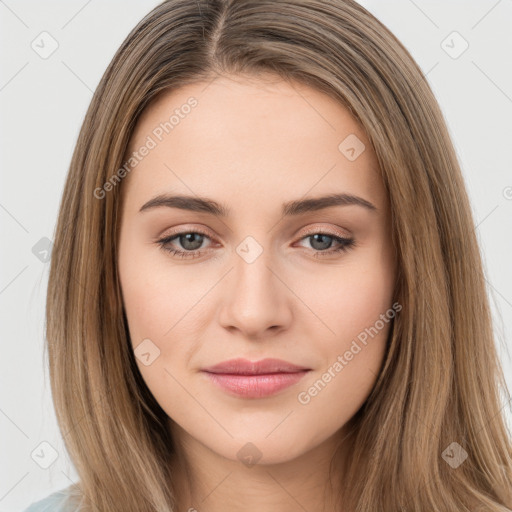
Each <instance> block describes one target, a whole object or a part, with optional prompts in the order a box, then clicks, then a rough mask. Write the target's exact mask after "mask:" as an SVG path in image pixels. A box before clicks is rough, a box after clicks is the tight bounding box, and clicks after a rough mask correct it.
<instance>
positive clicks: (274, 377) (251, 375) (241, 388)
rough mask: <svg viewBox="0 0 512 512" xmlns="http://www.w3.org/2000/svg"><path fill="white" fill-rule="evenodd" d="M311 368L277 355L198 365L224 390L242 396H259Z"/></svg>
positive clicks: (293, 380)
mask: <svg viewBox="0 0 512 512" xmlns="http://www.w3.org/2000/svg"><path fill="white" fill-rule="evenodd" d="M310 370H311V369H310V368H306V367H303V366H298V365H295V364H292V363H289V362H287V361H283V360H281V359H262V360H260V361H254V362H252V361H249V360H247V359H231V360H229V361H224V362H222V363H219V364H216V365H214V366H210V367H208V368H204V369H202V372H204V374H205V375H206V376H207V377H208V378H209V380H210V381H211V382H213V383H214V384H215V385H217V386H219V387H220V388H222V389H223V390H224V391H226V392H228V393H230V394H232V395H236V396H239V397H240V396H241V397H244V398H263V397H266V396H271V395H274V394H275V393H277V392H279V391H281V390H283V389H285V388H287V387H289V386H292V385H293V384H295V383H297V382H298V381H299V380H301V379H302V378H303V377H304V375H306V373H308V372H309V371H310Z"/></svg>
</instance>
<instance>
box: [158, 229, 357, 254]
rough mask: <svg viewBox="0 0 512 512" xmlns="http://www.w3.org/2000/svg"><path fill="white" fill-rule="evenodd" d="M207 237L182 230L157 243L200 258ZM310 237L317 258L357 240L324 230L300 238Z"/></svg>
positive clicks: (164, 248) (348, 245)
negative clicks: (333, 244)
mask: <svg viewBox="0 0 512 512" xmlns="http://www.w3.org/2000/svg"><path fill="white" fill-rule="evenodd" d="M205 239H210V237H209V236H208V235H207V234H206V233H203V232H201V231H182V232H180V233H175V234H173V235H170V236H167V237H165V238H162V239H160V240H157V243H158V244H159V245H160V246H161V248H162V249H163V250H164V251H166V252H169V253H171V254H172V255H173V256H175V257H177V258H182V259H183V258H198V257H199V256H202V254H203V253H204V252H206V251H204V250H201V246H202V245H203V242H204V240H205ZM308 239H309V240H311V242H310V244H311V248H312V249H313V251H314V252H315V254H314V255H313V256H314V257H316V258H319V257H324V256H328V255H331V254H333V253H339V252H342V251H348V250H349V249H350V248H352V247H354V246H355V240H354V239H353V238H344V237H340V236H337V235H335V234H331V233H327V232H323V231H315V232H311V233H308V234H307V235H306V236H304V237H302V238H301V239H300V240H308ZM174 241H177V242H179V244H180V245H181V247H183V249H179V248H176V247H175V246H173V245H172V243H173V242H174ZM333 242H335V243H336V244H337V246H335V247H334V248H332V247H331V246H332V243H333Z"/></svg>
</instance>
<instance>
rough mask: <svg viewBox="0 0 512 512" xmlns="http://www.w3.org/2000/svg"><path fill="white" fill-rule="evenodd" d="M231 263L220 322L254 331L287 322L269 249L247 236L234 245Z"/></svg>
mask: <svg viewBox="0 0 512 512" xmlns="http://www.w3.org/2000/svg"><path fill="white" fill-rule="evenodd" d="M262 236H263V235H261V237H262ZM261 237H259V238H260V239H261ZM268 239H269V237H266V238H265V240H267V242H268ZM233 265H234V269H233V272H232V273H231V277H230V278H228V279H230V285H229V286H228V289H227V290H226V294H225V296H224V298H223V301H222V303H223V309H222V314H221V321H222V324H223V325H224V326H225V327H228V326H235V327H237V328H238V329H240V330H241V331H244V332H245V333H246V334H251V335H255V334H257V333H258V332H259V331H261V332H262V331H264V330H265V329H267V328H269V327H275V326H282V325H283V324H284V323H286V322H287V321H288V319H289V314H290V312H289V308H288V307H287V300H286V293H284V290H283V284H282V283H281V282H280V280H279V279H277V278H276V276H275V275H274V272H275V270H274V271H273V267H274V266H276V265H275V264H274V263H272V251H271V249H270V248H269V247H268V246H264V245H263V243H260V242H259V241H258V240H257V239H256V237H253V236H247V237H246V238H244V239H243V240H242V241H241V242H240V243H239V244H238V246H236V247H235V254H234V255H233Z"/></svg>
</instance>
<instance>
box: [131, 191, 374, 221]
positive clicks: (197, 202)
mask: <svg viewBox="0 0 512 512" xmlns="http://www.w3.org/2000/svg"><path fill="white" fill-rule="evenodd" d="M349 205H357V206H361V207H363V208H365V209H367V210H370V211H372V212H376V211H378V209H377V207H376V206H375V205H374V204H372V203H371V202H370V201H367V200H366V199H363V198H362V197H358V196H354V195H351V194H344V193H341V194H330V195H327V196H322V197H317V198H312V199H299V200H296V201H289V202H287V203H284V204H283V205H282V210H281V214H282V216H283V217H285V216H294V215H300V214H302V213H307V212H312V211H317V210H323V209H324V208H330V207H332V206H349ZM162 206H164V207H167V208H179V209H181V210H188V211H193V212H204V213H209V214H211V215H215V216H216V217H228V216H229V215H230V210H229V208H227V207H226V206H224V205H222V204H220V203H218V202H217V201H214V200H213V199H209V198H207V197H197V196H195V197H194V196H183V195H179V196H170V195H165V194H161V195H158V196H156V197H154V198H153V199H150V200H149V201H148V202H147V203H144V205H142V207H141V208H140V210H139V211H140V212H144V211H147V210H152V209H154V208H159V207H162Z"/></svg>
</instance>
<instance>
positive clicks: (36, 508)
mask: <svg viewBox="0 0 512 512" xmlns="http://www.w3.org/2000/svg"><path fill="white" fill-rule="evenodd" d="M68 493H69V488H66V489H61V490H60V491H56V492H54V493H53V494H50V495H49V496H47V497H46V498H44V499H42V500H39V501H36V502H34V503H32V504H31V505H30V506H29V507H28V508H27V509H25V510H24V511H23V512H75V511H74V510H72V509H71V508H69V506H68V507H66V508H64V501H65V499H66V497H67V496H68Z"/></svg>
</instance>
